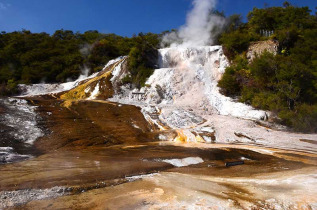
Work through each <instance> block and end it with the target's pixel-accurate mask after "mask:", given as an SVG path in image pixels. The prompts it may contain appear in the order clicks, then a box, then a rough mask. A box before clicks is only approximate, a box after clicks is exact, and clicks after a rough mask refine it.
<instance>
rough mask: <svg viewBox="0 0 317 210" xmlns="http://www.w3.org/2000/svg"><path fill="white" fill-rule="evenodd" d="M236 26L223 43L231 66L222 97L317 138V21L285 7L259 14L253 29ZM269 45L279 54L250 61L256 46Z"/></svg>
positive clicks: (255, 15)
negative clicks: (250, 49)
mask: <svg viewBox="0 0 317 210" xmlns="http://www.w3.org/2000/svg"><path fill="white" fill-rule="evenodd" d="M234 23H238V25H235V27H234V28H233V29H232V27H231V28H229V29H228V30H227V31H226V32H224V33H223V34H222V35H221V37H220V38H219V41H220V43H221V44H222V45H223V46H224V50H225V53H226V55H227V57H228V58H229V59H230V60H231V66H230V67H228V68H227V69H226V71H225V73H224V75H223V77H222V79H221V80H220V82H219V87H220V88H221V92H222V93H223V94H225V95H227V96H231V97H237V98H238V99H239V100H240V101H241V102H244V103H247V104H250V105H252V106H253V107H255V108H258V109H264V110H269V111H271V112H272V113H273V114H275V115H276V119H277V121H279V122H281V123H283V124H285V125H288V126H290V127H292V128H293V129H295V130H297V131H305V132H317V15H316V14H315V15H312V14H311V11H310V10H309V8H308V7H295V6H292V5H291V4H289V3H288V2H285V3H284V6H283V7H269V8H264V9H258V8H254V9H253V11H251V12H250V13H249V14H248V22H247V23H242V22H241V21H235V22H234ZM267 31H268V32H270V33H266V34H263V32H267ZM265 40H274V41H275V42H277V43H278V50H277V52H276V53H273V54H272V53H269V52H265V53H263V54H261V55H258V56H257V57H256V58H255V59H253V60H252V61H250V60H248V59H247V55H246V54H247V50H248V47H249V46H250V44H251V43H253V42H257V41H265Z"/></svg>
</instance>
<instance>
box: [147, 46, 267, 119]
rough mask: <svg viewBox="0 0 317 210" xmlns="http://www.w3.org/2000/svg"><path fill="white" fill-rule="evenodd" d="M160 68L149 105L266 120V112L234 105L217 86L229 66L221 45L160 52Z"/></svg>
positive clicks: (152, 79)
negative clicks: (189, 108) (172, 106)
mask: <svg viewBox="0 0 317 210" xmlns="http://www.w3.org/2000/svg"><path fill="white" fill-rule="evenodd" d="M159 54H160V59H159V64H160V67H161V68H160V69H156V70H155V72H154V74H153V75H152V76H151V77H150V78H149V79H148V81H147V82H146V84H147V86H148V87H149V88H148V89H147V90H146V92H147V100H146V102H148V103H154V104H155V103H156V104H173V105H181V106H187V107H192V108H195V109H201V110H205V111H212V112H217V113H219V114H221V115H231V116H235V117H241V118H246V119H266V118H267V114H266V112H264V111H260V110H254V109H253V108H252V107H250V106H247V105H245V104H243V103H237V102H234V101H233V100H232V99H231V98H229V97H226V96H224V95H222V94H220V92H219V88H218V87H217V84H218V81H219V79H220V78H221V77H222V75H223V73H224V71H225V68H226V67H227V66H228V65H229V64H228V61H227V59H226V57H225V55H224V54H223V51H222V47H221V46H206V47H192V48H182V47H175V48H165V49H160V50H159Z"/></svg>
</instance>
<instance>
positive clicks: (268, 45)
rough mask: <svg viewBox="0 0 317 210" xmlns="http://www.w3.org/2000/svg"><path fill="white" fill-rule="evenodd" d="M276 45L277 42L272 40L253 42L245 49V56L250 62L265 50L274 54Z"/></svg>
mask: <svg viewBox="0 0 317 210" xmlns="http://www.w3.org/2000/svg"><path fill="white" fill-rule="evenodd" d="M278 45H279V44H278V42H277V41H273V40H267V41H258V42H253V43H251V44H250V46H249V49H248V51H247V58H248V60H249V61H250V62H251V61H252V60H253V59H254V58H255V57H256V56H259V55H261V54H262V53H263V52H265V51H268V52H270V53H273V54H274V55H275V54H276V53H277V50H278Z"/></svg>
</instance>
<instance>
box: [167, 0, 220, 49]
mask: <svg viewBox="0 0 317 210" xmlns="http://www.w3.org/2000/svg"><path fill="white" fill-rule="evenodd" d="M215 6H216V0H194V1H193V9H192V10H191V11H190V12H189V13H188V14H187V19H186V24H185V25H183V26H182V27H180V29H179V30H178V31H177V32H172V33H169V34H167V35H165V36H164V37H163V40H162V45H166V44H171V47H176V46H184V47H197V46H205V45H211V44H213V38H214V36H215V34H213V33H212V30H213V29H214V28H215V27H218V28H221V27H222V26H223V25H224V24H225V18H223V17H220V16H219V15H215V14H213V13H212V11H213V9H214V8H215Z"/></svg>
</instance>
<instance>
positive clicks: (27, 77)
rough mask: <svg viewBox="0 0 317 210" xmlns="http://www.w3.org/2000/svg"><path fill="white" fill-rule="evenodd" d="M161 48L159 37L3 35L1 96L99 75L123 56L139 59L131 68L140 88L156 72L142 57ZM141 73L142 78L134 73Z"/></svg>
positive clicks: (63, 32) (90, 33) (24, 32)
mask: <svg viewBox="0 0 317 210" xmlns="http://www.w3.org/2000/svg"><path fill="white" fill-rule="evenodd" d="M158 45H159V35H158V34H152V33H148V34H142V33H140V34H138V35H137V36H133V37H132V38H127V37H121V36H118V35H115V34H102V33H99V32H98V31H86V32H85V33H78V32H77V33H74V32H73V31H70V30H57V31H56V32H55V33H54V34H52V35H49V34H47V33H31V32H30V31H27V30H22V31H16V32H12V33H6V32H1V33H0V95H7V94H10V93H14V92H15V91H16V88H15V87H16V85H17V84H20V83H23V84H32V83H41V82H43V83H44V82H45V83H56V82H66V81H68V80H74V79H76V78H78V76H79V75H80V74H83V73H86V74H91V73H93V72H97V71H100V70H101V69H102V68H103V67H104V65H105V64H106V63H107V62H108V61H109V60H111V59H114V58H117V57H119V56H121V55H130V56H131V57H133V56H134V57H135V58H138V59H135V62H134V64H133V66H132V65H130V66H131V71H132V72H134V73H133V74H132V77H135V78H133V81H134V82H135V83H136V84H138V85H140V84H141V83H143V80H144V78H143V76H142V75H145V76H147V75H149V74H151V73H152V69H151V68H154V67H153V66H152V65H151V63H149V62H147V58H146V57H145V56H143V55H145V54H146V52H151V51H153V49H157V48H158ZM130 51H131V52H130ZM132 52H134V53H132ZM132 59H133V58H132ZM138 71H140V72H142V75H141V74H138V73H135V72H138ZM141 80H142V82H141Z"/></svg>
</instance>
